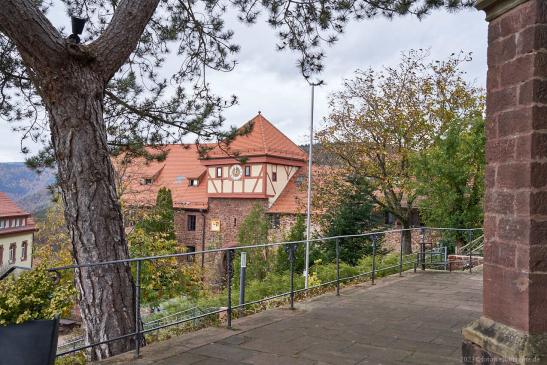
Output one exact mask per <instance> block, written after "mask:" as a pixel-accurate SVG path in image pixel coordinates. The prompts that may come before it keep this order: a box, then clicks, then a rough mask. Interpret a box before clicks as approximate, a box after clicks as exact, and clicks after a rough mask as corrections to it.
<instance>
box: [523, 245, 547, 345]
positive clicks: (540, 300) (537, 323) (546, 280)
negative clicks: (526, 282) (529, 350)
mask: <svg viewBox="0 0 547 365" xmlns="http://www.w3.org/2000/svg"><path fill="white" fill-rule="evenodd" d="M543 257H544V258H546V259H547V255H546V253H545V252H544V253H543ZM546 290H547V274H545V273H532V274H530V298H529V299H528V307H529V316H530V328H529V330H530V332H531V333H534V334H544V333H547V310H545V304H546V298H545V292H546Z"/></svg>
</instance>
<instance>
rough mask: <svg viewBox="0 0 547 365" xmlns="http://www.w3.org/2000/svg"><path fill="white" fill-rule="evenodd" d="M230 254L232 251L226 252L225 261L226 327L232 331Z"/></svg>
mask: <svg viewBox="0 0 547 365" xmlns="http://www.w3.org/2000/svg"><path fill="white" fill-rule="evenodd" d="M232 253H233V250H228V251H227V254H228V257H227V259H226V266H227V268H226V274H227V275H228V277H227V280H228V308H227V309H226V316H227V317H228V318H227V323H228V325H227V327H228V329H232Z"/></svg>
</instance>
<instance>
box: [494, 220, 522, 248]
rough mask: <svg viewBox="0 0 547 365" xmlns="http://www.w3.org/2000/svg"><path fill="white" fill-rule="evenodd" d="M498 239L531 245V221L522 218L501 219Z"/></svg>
mask: <svg viewBox="0 0 547 365" xmlns="http://www.w3.org/2000/svg"><path fill="white" fill-rule="evenodd" d="M497 235H498V239H499V240H500V241H504V242H513V243H516V244H523V245H528V244H529V237H530V219H529V218H520V217H501V218H499V220H498V231H497Z"/></svg>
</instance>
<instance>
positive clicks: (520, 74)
mask: <svg viewBox="0 0 547 365" xmlns="http://www.w3.org/2000/svg"><path fill="white" fill-rule="evenodd" d="M535 62H536V57H535V55H534V54H527V55H524V56H520V57H519V58H516V59H515V60H513V61H510V62H506V63H504V64H503V65H502V66H501V76H500V86H501V87H507V86H513V85H516V84H520V83H521V82H524V81H527V80H530V79H531V78H532V77H534V74H535V73H536V70H535V68H534V64H535Z"/></svg>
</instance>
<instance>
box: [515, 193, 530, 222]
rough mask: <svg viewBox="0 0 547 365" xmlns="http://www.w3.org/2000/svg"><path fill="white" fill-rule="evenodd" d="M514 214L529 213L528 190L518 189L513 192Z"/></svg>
mask: <svg viewBox="0 0 547 365" xmlns="http://www.w3.org/2000/svg"><path fill="white" fill-rule="evenodd" d="M515 215H518V216H526V217H527V216H529V215H530V192H529V191H520V192H517V193H515Z"/></svg>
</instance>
